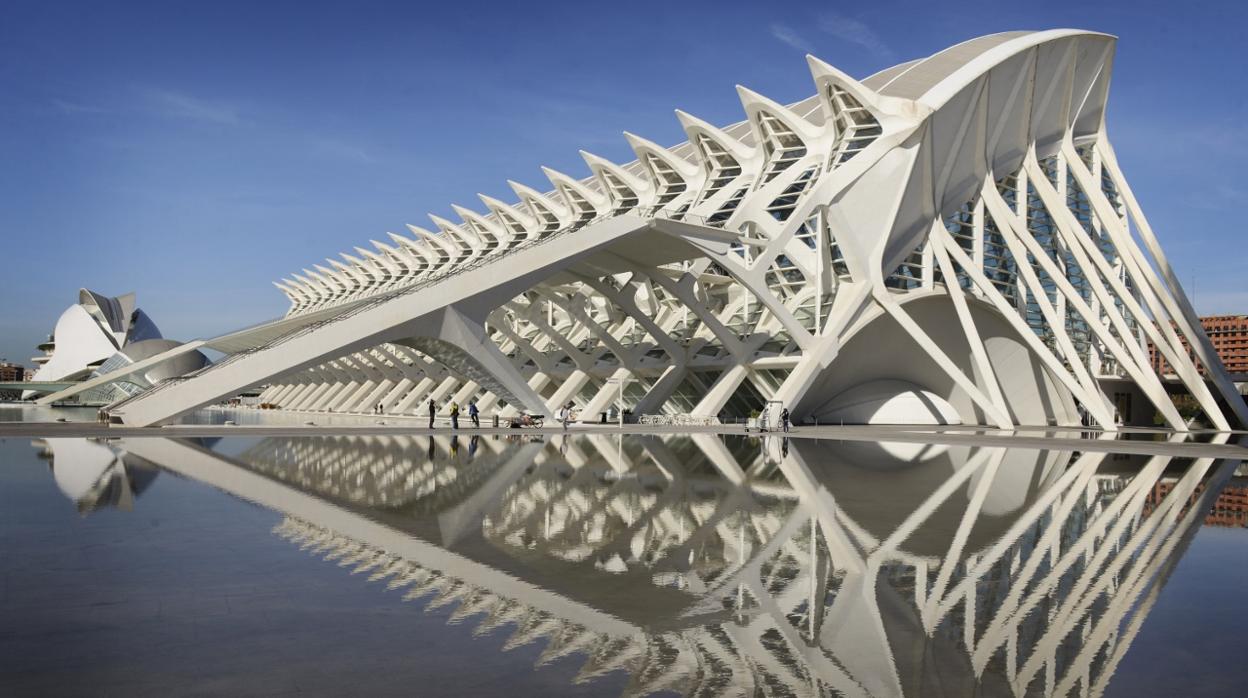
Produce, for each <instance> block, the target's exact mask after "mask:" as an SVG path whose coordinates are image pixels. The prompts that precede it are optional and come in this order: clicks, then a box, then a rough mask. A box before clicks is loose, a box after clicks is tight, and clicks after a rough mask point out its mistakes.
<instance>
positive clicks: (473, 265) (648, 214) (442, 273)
mask: <svg viewBox="0 0 1248 698" xmlns="http://www.w3.org/2000/svg"><path fill="white" fill-rule="evenodd" d="M632 211H633V212H635V213H636V214H637V215H640V216H641V217H642V218H671V219H673V220H679V219H676V218H675V216H676V215H677V213H678V212H677V211H672V210H669V209H665V208H661V207H657V208H656V207H649V208H639V209H633V210H632ZM621 213H629V211H624V212H621ZM682 215H683V214H682ZM615 217H616V214H613V213H611V212H609V213H608V214H604V215H600V216H599V217H598V218H595V219H591V220H589V221H575V222H573V223H571V224H570V225H567V226H565V227H563V228H560V229H559V230H557V231H555V232H553V233H551V234H550V235H546V236H544V237H539V238H536V239H534V240H528V241H526V242H523V243H521V244H519V245H516V246H514V247H509V248H505V249H504V248H498V249H499V250H500V251H499V252H496V253H495V254H492V255H483V256H481V257H477V258H476V259H473V260H472V261H470V262H468V263H466V264H457V265H455V266H453V267H450V268H444V269H442V270H439V271H437V272H434V273H433V274H430V275H428V276H426V277H424V278H421V279H417V280H416V281H414V282H413V283H412V284H411V285H409V286H405V287H403V288H400V289H397V290H394V291H389V292H387V293H383V294H379V295H377V296H373V297H371V298H368V299H367V300H364V301H362V302H359V304H358V305H355V306H353V307H350V308H348V309H347V310H345V311H343V312H342V313H339V314H337V315H334V316H333V317H329V318H325V319H324V320H317V321H315V322H311V323H309V324H307V325H304V326H302V327H299V328H298V329H295V330H292V331H290V332H288V333H286V334H283V335H280V336H278V337H276V338H274V339H272V340H270V341H269V342H266V343H264V344H261V345H258V346H255V347H251V348H249V349H244V350H242V351H237V352H234V353H232V354H230V355H229V356H226V357H225V358H223V359H221V360H220V361H218V362H216V363H213V364H209V365H208V366H205V367H203V368H201V369H199V370H197V371H193V372H191V373H188V374H186V375H184V376H180V377H178V378H175V379H169V380H165V381H162V382H161V383H159V384H158V385H155V386H153V387H152V388H151V389H149V390H146V391H144V392H142V393H139V394H138V395H134V396H131V397H129V398H126V399H124V400H121V401H118V402H115V403H113V404H111V405H108V406H107V407H105V408H104V409H105V410H106V411H113V410H116V409H118V408H120V407H122V406H124V405H125V404H126V403H128V402H130V401H131V400H133V399H135V398H137V397H140V396H144V397H146V396H149V395H154V394H156V393H159V392H160V391H161V390H164V389H165V388H167V387H169V386H171V385H174V384H176V383H181V382H183V381H186V380H190V379H192V378H195V377H197V376H199V375H202V374H205V373H207V372H209V371H213V370H216V369H219V368H221V367H223V366H228V365H230V364H232V363H235V362H237V361H239V360H241V359H243V358H245V357H246V356H248V355H249V354H254V353H257V352H260V351H265V350H268V349H272V348H273V347H276V346H279V345H281V344H284V343H286V342H289V341H291V340H293V339H297V338H299V337H302V336H304V335H307V334H309V333H311V332H315V331H316V330H317V329H319V328H321V327H324V326H326V325H329V324H333V323H335V322H340V321H342V320H345V319H347V318H350V317H353V316H355V315H358V314H359V313H362V312H364V311H366V310H370V309H372V308H375V307H377V306H379V305H381V304H383V303H387V302H389V301H392V300H395V299H396V298H400V297H403V296H407V295H410V294H412V293H415V292H417V291H421V290H424V289H427V288H429V287H431V286H433V285H434V284H438V283H441V282H443V281H446V280H447V279H450V278H452V277H455V276H458V275H460V274H463V273H466V272H469V271H473V270H476V269H480V268H481V267H484V266H487V265H490V264H493V263H495V262H497V261H500V260H503V259H506V258H508V257H510V256H512V255H514V254H517V253H519V252H521V251H524V250H530V249H533V248H536V247H539V246H541V245H545V244H547V243H549V242H551V241H552V240H556V239H558V238H561V237H563V236H565V235H567V234H569V233H573V232H576V231H577V230H580V229H581V228H584V227H585V226H586V225H588V224H590V223H594V222H602V221H605V220H609V219H612V218H615ZM683 217H684V219H685V220H686V221H687V222H688V221H689V220H690V219H698V220H704V219H699V217H697V216H683ZM693 222H694V224H695V225H704V223H700V222H697V221H696V220H695V221H693ZM330 307H332V306H330Z"/></svg>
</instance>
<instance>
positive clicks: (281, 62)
mask: <svg viewBox="0 0 1248 698" xmlns="http://www.w3.org/2000/svg"><path fill="white" fill-rule="evenodd" d="M421 5H422V4H421V3H412V2H406V3H403V2H395V3H376V2H352V3H341V4H339V5H329V4H317V3H312V2H264V3H255V2H240V3H235V2H229V1H227V0H219V1H217V2H210V3H209V2H194V3H192V2H176V1H170V0H166V1H164V2H151V3H147V2H124V3H120V2H119V3H99V2H84V3H70V2H50V1H47V0H44V1H40V2H25V1H24V0H8V1H7V2H5V3H4V5H3V7H2V9H0V163H3V164H2V165H0V241H2V242H3V246H4V249H5V254H4V255H3V259H4V260H5V266H4V270H3V273H0V300H2V301H3V306H4V310H3V312H0V357H7V358H9V359H14V360H18V361H22V362H25V363H29V360H28V359H29V357H30V356H32V355H33V354H34V353H35V352H34V345H35V344H36V343H38V342H39V341H40V340H41V339H42V337H43V335H45V334H46V333H47V332H48V331H49V330H50V329H51V326H52V324H53V322H54V321H55V319H56V317H57V315H58V313H59V312H60V311H61V310H62V309H63V308H64V307H65V306H66V305H68V304H69V303H71V302H73V301H74V300H75V298H76V291H77V289H78V288H79V287H82V286H86V287H89V288H92V289H94V290H97V291H100V292H104V293H107V294H110V295H116V294H120V293H124V292H127V291H136V292H137V293H138V296H139V303H140V305H141V306H142V307H144V308H145V309H146V310H147V311H148V313H149V314H150V315H151V316H152V317H153V318H154V319H155V320H156V322H157V324H158V325H160V327H161V329H162V330H163V331H164V333H165V335H166V336H169V337H173V338H177V339H190V338H192V337H197V336H208V335H212V334H216V333H219V332H222V331H226V330H229V329H234V328H236V327H239V326H241V325H245V324H249V323H252V322H256V321H260V320H263V319H266V318H269V317H273V316H277V315H280V314H281V313H282V312H283V311H284V310H285V299H284V297H283V296H282V295H281V294H280V293H279V292H278V291H277V289H275V288H273V287H272V285H271V284H270V282H271V281H273V280H275V279H278V278H281V277H283V276H285V275H287V274H289V273H291V272H293V271H297V270H298V269H300V268H301V267H305V266H310V265H311V264H312V263H315V262H318V261H322V260H323V259H324V258H325V257H327V256H330V255H336V254H337V253H338V252H340V251H343V250H348V249H350V248H351V247H353V246H356V245H366V244H367V241H368V240H369V239H370V238H372V239H384V236H385V233H386V231H395V232H399V231H402V230H403V224H404V223H414V224H417V225H425V224H426V223H427V218H426V214H427V213H434V214H437V215H442V216H446V217H448V218H450V217H452V212H451V209H450V205H451V204H452V203H459V204H462V205H466V206H469V207H472V208H479V207H480V206H479V202H478V200H477V198H476V193H477V192H483V193H485V194H488V195H492V196H497V197H500V198H504V199H506V200H510V199H511V198H512V197H511V195H510V190H509V189H508V188H507V186H506V180H507V179H515V180H517V181H521V182H525V183H528V184H531V185H533V186H537V187H539V188H541V187H542V185H543V182H544V181H545V180H544V178H543V177H542V175H541V172H540V170H539V166H540V165H549V166H552V167H555V168H557V169H561V170H564V171H567V172H570V173H575V174H580V173H584V172H585V168H584V164H583V161H581V159H580V157H579V156H578V155H577V150H578V149H580V148H584V149H586V150H589V151H592V152H595V153H597V154H599V155H603V156H605V157H608V158H611V159H615V160H619V161H627V160H629V159H631V155H630V151H629V150H628V148H627V145H626V143H625V141H624V139H623V138H622V137H621V136H620V135H619V134H620V132H621V131H624V130H628V131H632V132H635V133H638V134H641V135H643V136H646V137H648V138H651V139H652V140H655V141H658V142H660V143H664V144H672V143H675V142H678V141H680V140H682V139H683V138H682V133H681V131H680V129H679V126H678V124H677V121H676V119H675V118H674V117H673V115H672V110H673V109H674V108H681V109H684V110H685V111H689V112H691V113H693V114H696V115H698V116H701V117H702V118H705V119H707V120H709V121H712V122H715V123H730V122H733V121H737V120H739V119H740V118H741V117H742V113H741V109H740V103H739V102H738V100H737V97H736V94H735V91H734V90H733V85H734V84H736V83H741V84H743V85H746V86H748V87H750V88H752V89H754V90H757V91H759V92H762V93H763V94H765V95H768V96H770V97H772V98H775V99H777V100H780V101H794V100H797V99H801V98H803V97H806V96H807V95H808V94H810V93H811V92H812V90H813V88H812V85H811V82H810V77H809V73H808V72H807V69H806V65H805V62H804V60H803V54H804V53H806V52H807V51H809V52H812V53H814V54H815V55H818V56H819V57H821V58H823V59H824V60H826V61H828V62H830V63H833V64H835V65H837V66H839V67H841V68H842V69H844V70H846V71H847V72H848V73H850V74H851V75H855V76H858V77H864V76H866V75H868V74H870V73H872V72H875V71H876V70H879V69H881V68H885V67H887V66H890V65H893V64H895V63H898V62H901V61H904V60H908V59H911V58H915V57H920V56H926V55H929V54H931V53H933V52H935V51H938V50H940V49H942V48H945V47H946V46H949V45H951V44H954V43H956V42H959V41H962V40H964V39H968V38H972V37H974V36H978V35H981V34H987V33H992V32H997V31H1005V30H1013V29H1045V28H1055V27H1077V28H1085V29H1093V30H1098V31H1104V32H1108V33H1111V34H1115V35H1117V36H1119V37H1120V41H1119V45H1118V54H1117V59H1116V62H1115V72H1114V81H1113V84H1112V87H1111V93H1110V112H1109V117H1108V118H1109V122H1110V134H1111V137H1112V138H1113V140H1114V142H1115V146H1116V148H1117V150H1118V152H1119V156H1120V158H1121V160H1122V164H1123V166H1124V168H1125V169H1126V171H1127V175H1128V177H1129V178H1130V180H1131V182H1132V185H1133V186H1134V188H1135V190H1136V193H1137V194H1138V195H1139V197H1140V199H1141V201H1142V203H1143V205H1144V208H1145V212H1146V213H1147V214H1148V215H1149V217H1150V220H1151V221H1152V223H1153V226H1154V228H1155V229H1156V230H1157V231H1158V234H1159V236H1160V237H1161V240H1162V244H1163V245H1164V246H1165V248H1166V250H1167V252H1168V253H1169V256H1170V258H1171V261H1172V262H1173V263H1174V265H1175V267H1176V269H1177V270H1178V271H1179V272H1180V274H1181V275H1182V277H1183V280H1184V283H1185V284H1189V285H1190V283H1191V281H1192V279H1193V278H1196V279H1197V286H1198V288H1197V307H1198V310H1200V311H1201V312H1204V313H1213V312H1248V286H1246V285H1245V283H1244V281H1243V273H1242V267H1243V263H1244V261H1245V255H1244V254H1243V249H1244V241H1243V235H1242V234H1241V232H1240V231H1241V221H1240V218H1241V217H1240V215H1239V213H1240V210H1241V209H1242V208H1243V207H1244V206H1245V204H1246V203H1248V185H1245V184H1244V183H1243V181H1242V177H1241V176H1238V171H1239V170H1240V166H1241V164H1242V163H1243V161H1244V159H1245V156H1246V155H1248V125H1246V124H1245V119H1244V117H1245V114H1246V112H1248V109H1246V108H1245V93H1244V90H1243V89H1242V75H1241V73H1242V71H1243V70H1244V68H1245V65H1246V60H1245V58H1246V56H1248V49H1246V48H1245V47H1244V45H1245V42H1244V41H1243V34H1244V30H1245V28H1248V21H1246V20H1248V4H1245V3H1230V2H1226V3H1218V2H1214V3H1205V2H1198V1H1189V2H1184V3H1156V4H1153V3H1148V2H1105V3H1097V4H1095V6H1090V5H1092V3H1087V2H1046V3H1035V4H1031V3H1004V2H959V3H947V4H939V3H934V2H902V3H890V2H876V3H867V4H864V3H840V2H816V3H803V2H796V1H793V2H786V3H783V4H781V3H758V2H751V3H740V4H736V3H729V2H665V3H652V4H651V3H644V2H629V3H585V2H578V3H568V4H561V3H557V2H541V3H497V4H494V3H473V2H467V1H464V2H455V3H437V4H430V6H428V7H425V6H421ZM1194 104H1201V105H1202V106H1201V107H1200V108H1199V109H1197V108H1195V107H1193V106H1191V105H1194Z"/></svg>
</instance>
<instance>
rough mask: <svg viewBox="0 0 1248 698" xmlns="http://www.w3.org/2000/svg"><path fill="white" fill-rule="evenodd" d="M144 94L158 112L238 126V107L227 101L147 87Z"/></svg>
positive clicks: (165, 114)
mask: <svg viewBox="0 0 1248 698" xmlns="http://www.w3.org/2000/svg"><path fill="white" fill-rule="evenodd" d="M143 93H144V96H145V97H146V98H147V100H148V102H149V103H150V106H151V108H152V109H153V110H154V111H156V112H157V113H159V114H161V115H163V116H167V117H171V118H175V119H189V120H191V121H203V122H207V123H214V124H223V125H226V126H238V125H239V124H241V123H242V119H240V118H239V115H238V108H237V107H236V106H234V105H232V104H227V103H225V102H217V101H210V100H205V99H200V98H198V97H193V96H191V95H188V94H185V93H182V92H174V91H170V90H158V89H147V90H144V91H143Z"/></svg>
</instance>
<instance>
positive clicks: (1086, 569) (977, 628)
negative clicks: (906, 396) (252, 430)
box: [57, 435, 1236, 696]
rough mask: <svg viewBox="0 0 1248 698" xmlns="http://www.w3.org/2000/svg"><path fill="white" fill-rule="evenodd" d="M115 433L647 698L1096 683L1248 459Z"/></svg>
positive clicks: (368, 573)
mask: <svg viewBox="0 0 1248 698" xmlns="http://www.w3.org/2000/svg"><path fill="white" fill-rule="evenodd" d="M113 446H114V448H116V449H119V450H120V451H121V452H124V453H126V454H128V455H130V456H137V457H141V458H143V459H146V460H148V461H151V462H152V463H157V464H159V465H161V466H162V467H166V468H168V469H170V470H173V471H176V472H178V473H180V474H183V475H186V476H189V477H193V478H196V479H198V480H201V481H204V482H206V483H208V484H211V485H213V486H215V487H218V488H221V489H224V490H226V491H228V492H231V493H233V494H235V495H237V496H239V497H242V498H245V499H248V500H251V501H255V502H257V503H259V504H262V505H264V506H267V507H270V508H272V509H275V510H277V511H280V512H282V513H284V514H285V516H286V518H285V519H284V521H283V522H282V523H281V524H280V525H279V526H278V527H277V528H276V529H275V533H277V534H278V535H280V536H282V537H283V538H286V539H288V540H290V541H291V542H292V543H294V544H296V545H299V546H300V547H301V548H303V549H305V550H307V551H308V552H310V553H312V554H316V555H320V556H322V557H324V558H325V559H326V560H330V561H334V562H336V563H337V564H338V565H339V566H342V567H345V568H349V569H350V571H351V573H353V574H358V575H360V577H361V578H362V579H367V580H369V581H371V582H374V583H377V584H384V585H385V586H387V587H388V588H389V589H392V590H394V591H395V592H396V593H399V594H401V598H402V599H404V600H408V601H415V600H423V602H424V603H425V604H426V608H427V609H437V608H444V607H446V608H454V611H453V612H452V613H451V614H450V619H451V622H453V623H467V624H472V625H473V626H474V630H473V632H474V633H476V634H483V633H489V632H493V631H502V632H508V633H509V639H508V640H507V641H506V644H505V649H510V648H514V647H518V646H522V645H526V644H529V643H534V642H539V643H543V645H544V650H543V651H542V653H541V656H540V658H539V660H538V664H539V666H540V665H542V664H545V663H547V662H551V661H554V660H556V659H560V658H564V657H569V656H573V655H575V656H579V657H581V658H583V659H582V661H583V664H582V667H581V669H580V672H579V674H578V675H577V679H576V680H577V681H592V680H594V679H595V678H596V677H599V676H602V675H605V674H608V673H611V672H615V671H624V672H627V673H628V675H629V677H630V680H629V687H628V689H627V691H626V693H628V694H630V695H644V694H649V693H652V692H655V691H662V690H669V691H675V692H678V693H682V694H689V695H722V694H750V695H754V694H766V695H772V694H789V693H793V694H833V695H837V694H844V695H850V696H868V695H870V696H876V695H880V696H903V695H904V696H918V695H932V694H938V695H970V694H976V695H1002V696H1015V695H1031V694H1043V695H1067V694H1069V693H1072V692H1078V693H1082V694H1091V695H1097V694H1100V693H1102V692H1103V691H1104V689H1105V687H1106V685H1107V683H1108V682H1109V680H1110V678H1111V676H1112V675H1113V672H1114V669H1115V667H1116V666H1117V664H1118V662H1119V661H1120V659H1121V658H1122V656H1123V654H1124V653H1125V652H1126V651H1127V649H1128V647H1129V646H1130V644H1131V641H1132V639H1133V638H1134V636H1135V634H1136V633H1137V632H1138V630H1139V628H1140V625H1141V624H1142V623H1143V621H1144V619H1145V618H1146V617H1147V615H1148V613H1149V610H1150V609H1151V607H1152V604H1153V602H1154V600H1155V599H1156V597H1157V594H1158V593H1159V591H1160V589H1161V587H1162V586H1163V585H1164V583H1165V581H1166V579H1167V577H1168V575H1169V573H1170V571H1171V570H1172V569H1173V568H1174V565H1175V564H1176V563H1177V561H1178V560H1179V558H1180V557H1181V556H1182V554H1183V551H1184V550H1185V549H1186V547H1187V545H1188V542H1189V541H1190V538H1191V535H1192V534H1193V532H1194V531H1195V530H1196V528H1197V527H1198V526H1199V525H1200V523H1201V521H1202V520H1203V519H1204V517H1205V515H1206V513H1207V512H1208V511H1209V509H1210V507H1211V505H1212V503H1213V502H1214V501H1215V500H1216V498H1217V496H1218V494H1219V492H1220V491H1221V489H1222V487H1223V485H1224V484H1225V483H1226V481H1227V479H1228V478H1229V477H1230V475H1231V473H1232V471H1233V469H1234V467H1235V466H1236V463H1234V462H1229V461H1215V460H1213V459H1195V460H1190V459H1178V458H1171V457H1166V456H1157V457H1144V456H1122V455H1114V454H1105V453H1068V452H1057V451H1036V450H1027V449H1007V448H1000V447H968V446H940V445H933V444H907V443H862V442H858V443H856V442H832V441H814V440H807V439H800V440H793V441H791V442H788V441H785V440H782V439H780V438H779V437H769V438H767V439H761V440H760V439H757V438H748V437H734V438H727V439H721V438H719V437H716V436H710V435H694V436H683V437H657V436H654V437H628V438H625V439H620V438H618V437H616V436H611V435H587V436H578V437H553V438H552V440H551V441H544V440H542V439H540V438H539V439H533V438H531V437H528V436H525V437H519V438H518V437H504V438H498V437H481V438H478V437H471V438H468V437H462V438H458V439H456V438H455V437H450V438H447V437H442V436H437V437H407V436H324V437H300V438H266V439H263V440H261V441H258V442H256V443H255V444H254V445H252V446H251V447H250V448H248V449H247V450H245V451H244V452H242V453H240V454H238V455H233V456H227V455H223V454H221V453H217V452H214V451H212V450H210V449H208V448H205V447H203V446H202V445H199V444H195V443H191V442H186V441H174V440H166V439H150V438H144V439H121V440H119V441H117V442H114V443H113ZM57 457H58V458H59V457H60V455H59V453H58V454H57ZM58 477H59V476H58ZM1160 484H1164V488H1162V487H1159V485H1160ZM71 496H72V495H71ZM504 628H508V630H502V629H504Z"/></svg>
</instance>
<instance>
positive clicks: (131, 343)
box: [22, 288, 207, 403]
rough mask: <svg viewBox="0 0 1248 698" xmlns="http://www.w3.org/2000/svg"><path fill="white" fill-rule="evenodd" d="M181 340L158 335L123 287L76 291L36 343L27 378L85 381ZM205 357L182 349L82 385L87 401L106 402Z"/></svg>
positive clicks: (33, 393) (165, 349)
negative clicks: (120, 291)
mask: <svg viewBox="0 0 1248 698" xmlns="http://www.w3.org/2000/svg"><path fill="white" fill-rule="evenodd" d="M179 346H181V342H176V341H174V340H171V339H165V338H164V337H162V336H161V334H160V330H159V329H158V328H157V327H156V323H154V322H152V319H151V318H150V317H148V316H147V313H145V312H143V310H142V309H140V308H139V307H138V306H137V305H136V303H135V295H134V294H133V293H127V294H125V295H121V296H117V297H116V298H113V297H109V296H105V295H103V294H100V293H96V292H95V291H90V290H87V289H85V288H84V289H82V290H80V291H78V302H77V303H74V304H73V305H71V306H69V307H68V308H66V309H65V311H64V312H62V313H61V316H60V317H59V318H58V319H57V321H56V326H55V328H54V329H53V330H52V334H51V335H49V336H48V340H47V341H46V342H44V343H42V344H40V345H39V350H40V351H42V352H44V353H43V355H42V356H36V357H35V358H34V359H33V361H34V362H35V364H36V365H38V367H39V368H38V369H37V370H36V371H35V374H34V376H32V378H31V380H32V381H34V382H36V383H53V384H55V383H62V382H77V381H85V380H87V379H90V378H92V377H95V376H102V375H105V374H109V373H112V372H114V371H116V370H118V369H120V368H122V367H127V366H132V365H133V364H134V363H135V362H138V361H142V360H143V359H146V358H149V357H152V356H157V355H161V354H164V353H165V352H168V351H169V350H171V349H174V348H177V347H179ZM206 363H207V357H205V356H204V355H203V354H201V353H200V352H197V351H192V352H182V353H179V354H178V355H177V356H175V357H173V358H171V359H170V360H168V361H162V362H161V363H159V364H154V365H150V366H148V367H147V368H146V369H145V370H141V371H131V372H127V373H126V374H125V375H124V376H122V375H121V374H117V375H118V376H119V378H118V379H117V380H112V381H109V382H107V383H102V384H100V385H99V386H98V387H94V388H92V389H91V390H87V391H83V393H84V394H83V395H80V397H81V398H84V399H85V401H87V402H95V403H100V402H107V401H111V400H117V399H120V398H124V397H127V396H129V395H134V394H136V393H138V392H140V391H142V390H145V389H147V388H150V387H151V386H153V385H155V384H157V383H159V382H161V381H163V380H165V379H167V378H172V377H174V376H179V375H182V374H184V373H187V372H189V371H194V370H195V369H198V368H201V367H203V366H204V365H205V364H206ZM47 392H48V391H47V390H46V389H34V390H27V391H24V392H23V395H22V397H23V398H24V399H28V398H31V397H35V396H38V395H42V394H45V393H47Z"/></svg>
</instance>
